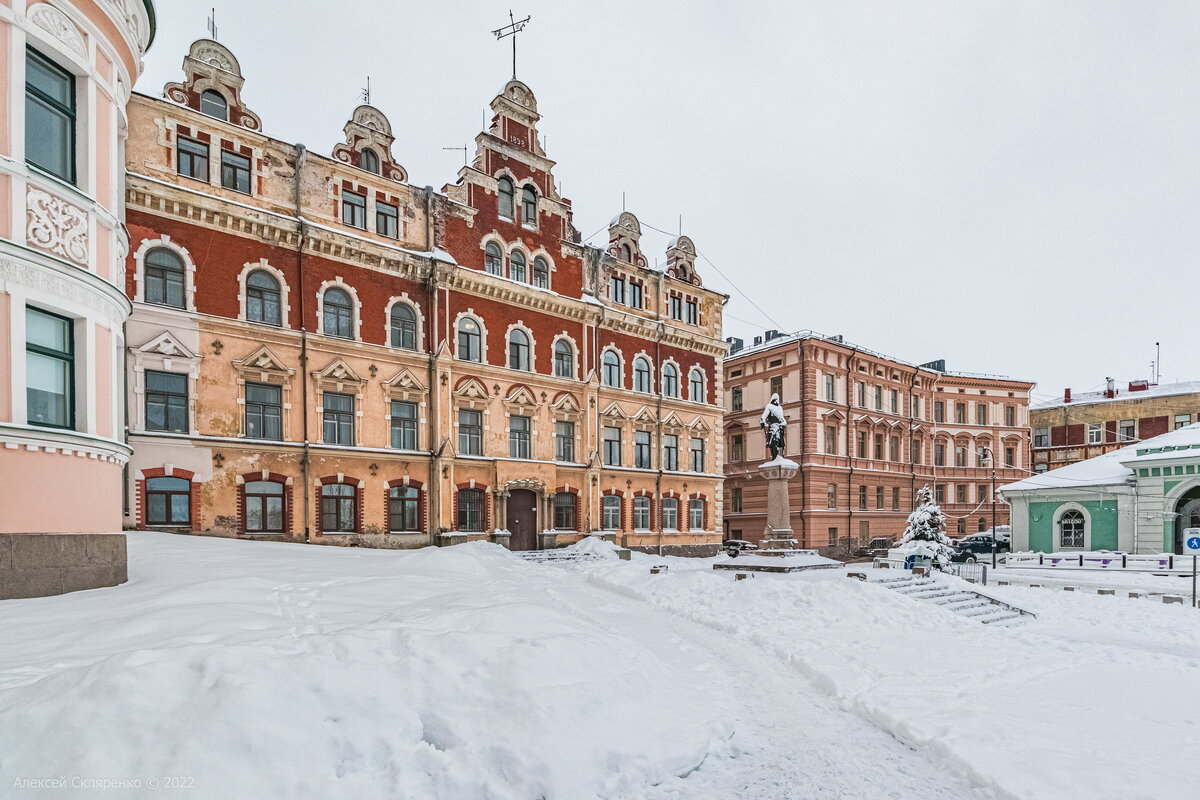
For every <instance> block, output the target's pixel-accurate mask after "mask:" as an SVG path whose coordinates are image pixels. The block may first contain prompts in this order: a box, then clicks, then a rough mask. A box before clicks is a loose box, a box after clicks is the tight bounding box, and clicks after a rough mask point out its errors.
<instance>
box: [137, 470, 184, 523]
mask: <svg viewBox="0 0 1200 800" xmlns="http://www.w3.org/2000/svg"><path fill="white" fill-rule="evenodd" d="M191 522H192V482H191V481H189V480H185V479H184V478H148V479H147V480H146V524H147V525H190V524H191Z"/></svg>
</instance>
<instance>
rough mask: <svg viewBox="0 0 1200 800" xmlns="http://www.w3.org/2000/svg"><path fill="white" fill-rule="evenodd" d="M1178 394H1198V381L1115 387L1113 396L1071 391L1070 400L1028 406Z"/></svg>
mask: <svg viewBox="0 0 1200 800" xmlns="http://www.w3.org/2000/svg"><path fill="white" fill-rule="evenodd" d="M1180 394H1200V381H1179V382H1178V383H1162V384H1158V385H1156V386H1150V387H1148V388H1146V389H1142V390H1140V391H1136V392H1131V391H1129V390H1128V389H1117V390H1116V395H1115V396H1114V397H1105V396H1104V390H1103V389H1100V390H1098V391H1095V392H1072V393H1071V402H1069V403H1065V402H1063V399H1062V398H1061V397H1056V398H1055V399H1053V400H1040V401H1038V402H1036V403H1030V405H1029V408H1030V410H1031V411H1038V410H1040V409H1044V408H1062V407H1063V406H1087V405H1093V404H1096V403H1124V402H1128V401H1132V400H1145V399H1146V398H1150V397H1171V396H1173V395H1180Z"/></svg>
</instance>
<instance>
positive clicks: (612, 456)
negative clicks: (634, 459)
mask: <svg viewBox="0 0 1200 800" xmlns="http://www.w3.org/2000/svg"><path fill="white" fill-rule="evenodd" d="M604 464H605V466H609V467H619V466H621V429H620V428H609V427H605V429H604Z"/></svg>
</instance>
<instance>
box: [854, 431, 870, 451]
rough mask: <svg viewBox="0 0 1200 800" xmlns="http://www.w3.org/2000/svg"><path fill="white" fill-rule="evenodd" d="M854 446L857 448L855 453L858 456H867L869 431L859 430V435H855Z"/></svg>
mask: <svg viewBox="0 0 1200 800" xmlns="http://www.w3.org/2000/svg"><path fill="white" fill-rule="evenodd" d="M854 448H855V449H854V454H855V455H856V456H858V457H859V458H866V457H867V432H866V431H859V432H858V436H857V437H855V444H854Z"/></svg>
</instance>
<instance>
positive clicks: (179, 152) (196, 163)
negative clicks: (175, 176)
mask: <svg viewBox="0 0 1200 800" xmlns="http://www.w3.org/2000/svg"><path fill="white" fill-rule="evenodd" d="M175 169H176V171H177V172H178V173H179V174H180V175H182V176H184V177H185V178H195V179H196V180H198V181H204V182H205V183H208V145H206V144H204V143H203V142H198V141H196V140H195V139H189V138H187V137H186V136H180V137H179V140H178V142H177V143H176V146H175Z"/></svg>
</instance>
